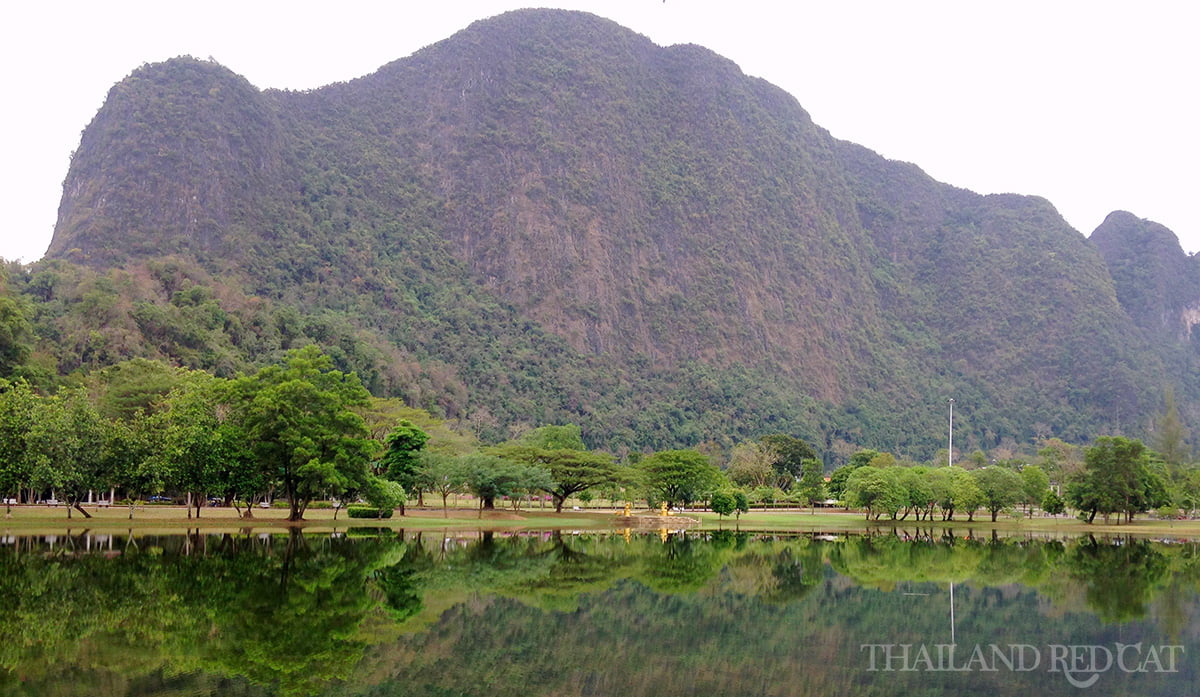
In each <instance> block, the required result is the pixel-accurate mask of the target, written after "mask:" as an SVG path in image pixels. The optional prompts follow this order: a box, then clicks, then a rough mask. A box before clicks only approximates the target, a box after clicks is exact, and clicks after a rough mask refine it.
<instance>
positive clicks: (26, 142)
mask: <svg viewBox="0 0 1200 697" xmlns="http://www.w3.org/2000/svg"><path fill="white" fill-rule="evenodd" d="M14 5H16V6H15V7H11V6H10V7H8V8H6V10H5V12H4V30H3V32H2V34H0V36H2V40H0V65H2V67H0V70H3V78H4V88H5V95H6V97H5V100H4V101H5V104H4V108H3V109H0V126H2V127H3V131H2V132H3V133H4V134H5V136H6V140H7V147H6V148H5V155H6V156H5V158H4V163H5V167H4V168H3V173H2V174H0V177H3V187H2V189H0V190H2V191H3V203H4V208H5V212H6V214H7V215H6V221H5V225H4V227H3V233H0V256H2V257H5V258H9V259H14V258H21V259H24V260H25V261H32V260H34V259H37V258H39V257H40V256H41V255H42V253H43V252H44V251H45V249H46V245H47V244H49V241H50V235H51V233H52V231H53V227H54V222H55V218H56V215H57V209H58V201H59V197H60V195H61V193H62V181H63V178H64V177H65V176H66V172H67V166H68V163H69V160H70V153H71V151H72V150H74V149H75V148H76V147H77V146H78V144H79V135H80V132H81V131H82V130H83V128H84V127H85V126H86V125H87V123H88V122H89V121H90V120H91V119H92V117H93V116H94V115H95V113H96V111H97V110H98V109H99V108H100V106H101V104H102V103H103V101H104V97H105V94H106V93H107V92H108V89H109V88H110V87H111V86H112V85H113V84H114V83H116V82H118V81H119V80H121V79H122V78H123V77H125V76H126V75H128V74H129V73H130V72H131V71H132V70H133V69H135V68H136V67H138V66H139V65H141V64H142V63H147V62H156V61H161V60H165V59H167V58H170V57H172V56H177V55H183V54H188V55H192V56H195V57H197V58H208V57H210V56H211V57H213V58H215V59H216V60H217V61H219V62H220V63H221V64H223V65H225V66H226V67H228V68H229V69H231V70H233V71H234V72H237V73H239V74H241V75H244V76H245V77H246V78H247V79H249V80H250V81H251V82H252V83H254V84H255V85H257V86H258V87H260V88H267V87H278V88H292V89H303V88H311V87H318V86H321V85H324V84H327V83H329V82H334V81H340V80H348V79H351V78H355V77H359V76H361V75H364V74H367V73H370V72H372V71H374V70H375V69H376V68H378V67H379V66H381V65H383V64H384V63H387V62H390V61H392V60H395V59H397V58H401V57H403V56H407V55H409V54H411V53H413V52H414V51H416V50H418V49H420V48H421V47H422V46H426V45H428V44H431V43H434V42H436V41H439V40H441V39H443V38H446V37H448V36H450V35H451V34H453V33H454V32H456V31H458V30H459V29H462V28H464V27H465V26H467V25H468V24H470V23H471V22H472V21H475V20H477V19H482V18H484V17H489V16H492V15H496V14H499V13H501V12H504V11H507V10H509V9H515V8H518V7H523V6H530V5H527V4H523V3H520V2H507V1H505V0H491V1H489V0H447V1H446V2H429V1H426V2H405V1H403V0H391V1H390V2H359V1H356V0H341V1H340V2H337V3H333V2H306V1H304V0H291V1H289V2H273V1H272V2H258V1H256V0H237V1H236V2H233V1H226V0H209V1H208V2H201V3H174V2H169V1H164V0H153V1H144V2H143V1H138V2H134V1H129V0H104V1H102V2H96V1H95V0H88V1H86V2H45V3H39V2H28V1H27V2H21V3H19V4H16V3H14ZM551 5H553V6H556V7H563V8H570V9H580V10H586V11H589V12H593V13H595V14H598V15H601V16H603V17H607V18H609V19H612V20H614V21H616V22H618V23H620V24H622V25H624V26H626V27H629V28H630V29H633V30H635V31H637V32H639V33H641V34H645V35H646V36H648V37H650V38H651V39H652V40H654V41H655V42H656V43H659V44H662V45H670V44H676V43H694V44H699V45H701V46H705V47H707V48H710V49H712V50H713V51H715V52H717V53H719V54H721V55H723V56H725V57H727V58H730V59H731V60H733V61H734V62H735V63H737V64H738V65H740V66H741V68H742V70H743V71H744V72H746V73H747V74H749V75H754V76H758V77H762V78H765V79H767V80H768V81H770V82H772V83H774V84H776V85H778V86H780V87H782V88H783V89H785V90H787V91H788V92H790V93H791V94H792V95H794V96H795V97H796V99H797V100H798V101H799V102H800V104H801V105H802V106H803V107H804V108H805V109H806V110H808V112H809V113H810V114H811V115H812V117H813V120H814V121H816V122H817V123H818V124H820V125H821V126H824V127H825V128H827V129H828V130H829V131H831V132H832V133H833V135H834V136H836V137H838V138H842V139H845V140H851V141H854V142H856V143H860V144H862V145H864V146H866V147H868V148H871V149H872V150H875V151H877V152H879V153H880V154H882V155H884V156H886V157H890V158H893V159H899V160H907V161H910V162H914V163H916V164H917V165H919V166H921V167H922V168H923V169H924V170H925V171H926V172H928V173H929V174H930V175H932V176H933V177H934V178H936V179H939V180H941V181H944V182H948V183H950V184H954V185H956V186H960V187H964V188H968V189H972V190H974V191H978V192H980V193H993V192H1016V193H1022V194H1037V195H1040V196H1044V197H1046V198H1048V199H1049V200H1050V201H1051V202H1052V203H1053V204H1054V205H1055V206H1056V207H1057V208H1058V210H1059V211H1060V212H1061V213H1062V214H1063V216H1064V217H1065V218H1066V219H1067V220H1068V221H1069V222H1070V223H1071V224H1072V225H1073V226H1075V228H1077V229H1078V230H1080V231H1081V232H1083V233H1084V234H1090V233H1091V231H1092V230H1093V229H1094V228H1095V227H1096V226H1097V225H1099V224H1100V222H1101V221H1102V220H1103V219H1104V216H1105V215H1107V214H1108V213H1109V212H1110V211H1113V210H1117V209H1121V210H1128V211H1131V212H1133V213H1134V214H1136V215H1138V216H1140V217H1143V218H1149V219H1151V220H1154V221H1157V222H1160V223H1162V224H1163V225H1166V226H1167V227H1169V228H1171V229H1172V230H1174V231H1175V233H1176V234H1177V235H1179V237H1180V240H1181V241H1182V243H1183V246H1184V249H1186V250H1187V251H1196V250H1200V206H1198V205H1197V204H1196V201H1195V198H1196V195H1197V185H1198V184H1200V176H1198V175H1197V167H1200V94H1198V88H1200V76H1198V75H1197V73H1198V72H1200V38H1198V37H1197V35H1196V33H1197V28H1198V27H1200V21H1198V19H1200V9H1193V6H1197V7H1200V5H1196V4H1195V3H1191V2H1186V1H1185V0H1178V1H1172V2H1160V1H1156V0H1141V1H1140V2H1136V3H1135V2H1129V1H1122V2H1106V1H1098V0H1087V1H1074V0H1030V1H1025V0H1006V1H1005V2H986V1H983V0H978V1H969V2H967V1H964V0H947V1H936V2H934V1H930V2H924V1H922V0H905V1H904V2H896V1H895V0H887V1H883V0H881V1H878V2H873V1H861V2H859V1H855V0H829V1H828V2H797V1H785V0H777V1H775V2H759V1H756V0H740V1H738V2H734V1H733V0H720V1H712V2H710V1H708V0H666V1H665V2H664V1H662V0H604V1H600V0H592V1H587V0H578V1H564V2H557V3H551Z"/></svg>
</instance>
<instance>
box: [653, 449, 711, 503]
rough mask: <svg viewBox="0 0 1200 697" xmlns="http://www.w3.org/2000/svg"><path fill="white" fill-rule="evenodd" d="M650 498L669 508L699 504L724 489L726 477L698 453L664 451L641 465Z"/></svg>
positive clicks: (693, 451) (691, 451) (692, 451)
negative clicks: (693, 502)
mask: <svg viewBox="0 0 1200 697" xmlns="http://www.w3.org/2000/svg"><path fill="white" fill-rule="evenodd" d="M638 470H639V471H640V472H641V475H642V477H643V483H644V485H645V487H646V491H647V494H648V495H649V496H648V498H651V499H653V500H655V501H662V502H665V503H666V504H667V506H674V505H675V504H677V503H678V504H684V505H687V504H689V503H691V502H692V501H700V500H703V499H704V498H706V497H707V496H708V495H710V494H711V493H712V492H714V491H717V490H718V489H720V488H722V486H723V485H724V484H725V481H726V480H725V475H724V474H723V473H722V472H721V470H719V469H717V468H716V467H715V466H714V465H713V464H712V463H711V462H709V460H708V458H707V457H705V456H704V455H703V454H702V453H699V452H697V451H695V450H664V451H661V452H657V453H654V454H653V455H651V456H649V457H647V458H645V459H643V460H642V461H641V462H639V463H638Z"/></svg>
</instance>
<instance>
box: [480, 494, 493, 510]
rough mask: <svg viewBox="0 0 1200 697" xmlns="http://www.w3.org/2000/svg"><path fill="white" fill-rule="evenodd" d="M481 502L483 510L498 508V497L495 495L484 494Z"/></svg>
mask: <svg viewBox="0 0 1200 697" xmlns="http://www.w3.org/2000/svg"><path fill="white" fill-rule="evenodd" d="M480 502H481V506H482V507H483V510H485V511H494V510H496V497H495V496H484V497H483V498H482V499H480Z"/></svg>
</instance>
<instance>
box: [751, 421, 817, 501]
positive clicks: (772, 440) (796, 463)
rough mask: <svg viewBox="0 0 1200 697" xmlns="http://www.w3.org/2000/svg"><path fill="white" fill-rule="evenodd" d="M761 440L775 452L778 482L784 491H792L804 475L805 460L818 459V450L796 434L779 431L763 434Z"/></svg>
mask: <svg viewBox="0 0 1200 697" xmlns="http://www.w3.org/2000/svg"><path fill="white" fill-rule="evenodd" d="M761 442H762V444H763V445H764V446H766V447H767V448H769V449H770V450H771V451H773V452H774V453H775V462H774V467H775V473H776V475H777V477H778V481H777V484H778V486H779V488H780V489H783V490H784V491H790V490H791V488H792V487H793V486H794V485H795V484H796V482H797V481H798V480H799V479H800V477H801V476H803V474H804V463H805V462H807V461H808V460H816V459H817V452H816V451H815V450H813V448H812V446H811V445H809V444H808V443H806V442H805V441H803V440H801V439H799V438H796V437H794V436H789V435H785V434H782V433H777V434H774V435H770V436H763V437H762V439H761Z"/></svg>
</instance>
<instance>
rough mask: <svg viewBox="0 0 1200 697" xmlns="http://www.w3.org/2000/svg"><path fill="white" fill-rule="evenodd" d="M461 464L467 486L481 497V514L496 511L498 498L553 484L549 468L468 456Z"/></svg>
mask: <svg viewBox="0 0 1200 697" xmlns="http://www.w3.org/2000/svg"><path fill="white" fill-rule="evenodd" d="M460 463H461V467H462V478H463V483H464V484H465V485H466V487H467V488H468V489H469V490H470V491H471V493H472V494H473V495H475V496H477V497H478V498H479V508H480V510H481V511H490V510H494V509H495V508H496V499H498V498H501V497H504V496H514V495H516V494H519V493H521V492H525V491H529V490H531V489H545V488H548V487H549V486H550V484H551V479H550V472H549V471H547V470H546V469H545V468H543V467H538V466H536V465H530V464H526V463H521V462H512V461H511V460H506V459H504V458H502V457H497V456H495V455H485V454H476V455H464V456H463V457H462V458H460Z"/></svg>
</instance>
